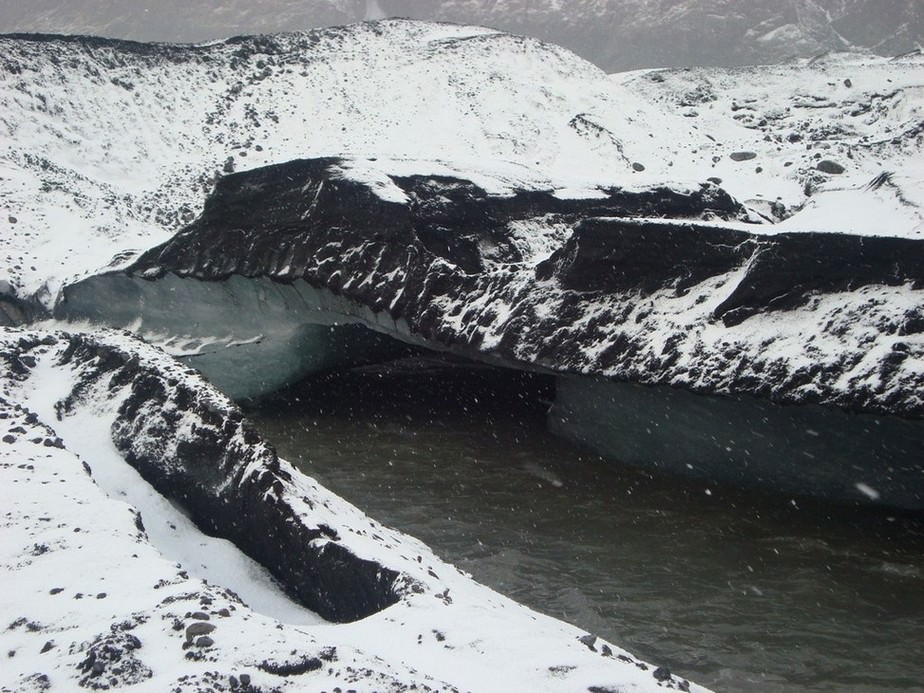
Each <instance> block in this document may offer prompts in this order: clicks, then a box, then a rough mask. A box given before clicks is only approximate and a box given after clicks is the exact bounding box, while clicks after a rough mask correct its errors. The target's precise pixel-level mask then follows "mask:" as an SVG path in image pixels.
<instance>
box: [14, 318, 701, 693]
mask: <svg viewBox="0 0 924 693" xmlns="http://www.w3.org/2000/svg"><path fill="white" fill-rule="evenodd" d="M0 354H2V359H3V370H2V374H3V376H2V381H0V388H2V389H0V421H2V424H0V428H2V433H3V443H4V444H3V446H2V447H0V473H2V474H3V488H4V491H3V498H4V507H5V514H4V518H3V534H4V541H3V543H2V549H0V551H2V553H0V556H2V558H0V561H2V565H3V571H4V576H5V577H4V589H3V593H2V596H0V613H2V614H3V617H4V619H5V623H6V626H5V628H4V630H2V631H0V642H2V645H3V651H4V652H5V653H6V657H5V659H4V662H5V663H4V666H3V668H2V671H3V673H2V675H0V690H4V691H30V690H35V691H40V690H62V691H64V690H73V689H74V688H75V687H77V686H80V687H82V688H87V689H90V690H99V689H106V688H122V687H129V686H131V687H132V690H149V691H165V690H178V691H199V690H245V691H248V690H249V691H261V690H262V691H284V690H317V691H321V690H332V689H333V688H334V687H336V686H339V687H340V688H341V689H342V690H347V689H351V690H357V691H360V690H362V691H405V690H424V691H430V690H441V691H447V690H480V691H497V690H508V691H514V690H524V691H525V690H530V691H539V690H543V691H544V690H548V691H552V690H562V691H576V690H590V691H611V690H624V691H629V690H638V691H644V690H661V689H664V688H672V689H675V690H702V689H700V688H698V687H697V686H694V685H692V684H689V683H688V682H686V681H684V680H682V679H679V678H677V677H674V676H671V674H670V673H669V672H668V671H667V670H666V669H664V668H658V667H655V666H652V665H649V664H646V663H644V662H641V661H639V660H637V659H636V658H634V657H633V656H631V655H629V654H628V653H626V652H624V651H622V650H621V649H619V648H618V647H616V646H614V645H611V644H609V643H606V642H604V641H602V640H600V639H598V638H596V637H594V636H593V635H591V634H588V633H586V632H584V631H581V630H578V629H577V628H574V627H572V626H568V625H566V624H564V623H561V622H560V621H556V620H555V619H552V618H549V617H546V616H542V615H540V614H537V613H535V612H532V611H530V610H529V609H527V608H525V607H523V606H520V605H518V604H516V603H514V602H512V601H510V600H509V599H506V598H504V597H501V596H500V595H498V594H496V593H494V592H492V591H491V590H489V589H487V588H485V587H482V586H481V585H478V584H476V583H475V582H473V581H472V580H471V579H470V578H469V577H468V576H466V575H464V574H462V573H461V572H460V571H458V570H457V569H455V568H453V567H452V566H450V565H447V564H445V563H443V562H442V561H440V560H439V559H438V558H437V557H436V556H434V555H433V553H432V552H431V551H430V550H429V549H428V548H427V547H425V546H423V545H422V544H420V543H419V542H418V541H416V540H414V539H412V538H410V537H407V536H404V535H402V534H400V533H398V532H395V531H393V530H390V529H388V528H386V527H382V526H381V525H379V524H378V523H376V522H375V521H374V520H371V519H369V518H368V517H366V516H365V515H363V514H362V513H361V512H360V511H359V510H357V509H356V508H354V507H352V506H350V505H349V504H348V503H346V502H344V501H343V500H341V499H340V498H338V497H336V496H334V495H333V494H331V493H329V492H327V491H326V490H324V489H323V488H321V487H319V486H318V485H317V484H316V483H315V482H314V481H313V480H312V479H309V478H307V477H305V476H303V475H302V474H300V473H299V472H297V471H296V470H294V469H293V468H292V467H291V466H290V465H288V464H287V463H286V462H284V461H282V460H279V459H278V458H277V457H276V455H275V453H274V451H273V450H272V448H270V447H269V446H268V445H267V444H266V443H265V442H263V441H262V440H260V438H259V436H258V435H257V433H256V432H255V431H254V429H253V428H251V427H250V425H249V423H247V421H246V420H245V419H243V417H242V416H241V413H240V411H239V410H238V409H237V408H236V407H235V406H234V405H233V404H232V403H231V402H230V401H229V400H228V399H227V398H225V397H224V396H223V395H222V394H221V393H219V392H218V391H216V390H215V389H214V388H212V387H211V386H209V385H208V384H207V383H206V382H204V381H203V380H202V378H201V377H200V376H198V375H197V374H195V373H194V372H193V371H191V370H190V369H188V368H185V367H183V366H181V365H179V364H178V363H177V362H176V361H174V360H173V359H171V358H169V357H167V356H165V355H164V354H163V353H162V352H160V351H159V350H157V349H155V348H153V347H150V346H147V345H145V344H144V343H142V342H139V341H137V340H136V339H134V338H132V337H129V336H127V335H124V334H116V333H113V332H106V331H94V332H84V333H64V332H53V331H44V330H17V329H10V328H5V329H4V331H3V333H2V336H0ZM139 509H140V511H141V512H140V513H139ZM193 521H194V522H196V523H197V524H199V525H200V526H202V527H203V528H204V529H207V530H208V531H209V534H211V535H213V536H206V535H205V534H202V533H201V532H200V531H199V530H197V529H196V526H195V525H194V524H193ZM213 537H221V538H222V539H216V538H213ZM227 539H231V540H233V541H234V542H235V543H236V544H237V545H238V546H239V547H241V550H242V552H243V553H241V552H240V551H238V550H237V549H235V548H234V547H233V545H231V544H230V543H229V542H228V541H226V540H227ZM243 554H249V556H251V557H253V558H257V559H259V560H260V561H261V562H262V563H263V565H265V566H266V568H267V569H268V570H269V572H270V573H272V575H273V576H275V578H276V580H274V579H273V578H272V577H270V575H269V574H267V572H266V570H264V569H263V568H261V567H259V566H258V564H257V563H255V562H254V561H253V560H251V559H249V558H248V557H247V556H245V555H243ZM280 583H281V584H282V585H285V587H286V588H287V592H288V593H289V594H293V595H298V596H299V597H302V599H301V601H302V602H303V603H305V604H308V605H310V606H311V607H312V610H313V611H314V612H315V613H312V612H311V611H309V610H306V609H304V608H299V607H297V606H296V605H295V604H293V603H291V602H289V601H288V600H287V599H286V597H285V596H284V595H283V594H282V588H281V587H280ZM317 614H323V615H324V616H325V617H326V618H327V619H329V620H328V621H325V620H323V619H322V618H321V617H320V616H319V615H317ZM277 619H278V620H277ZM356 619H358V620H356Z"/></svg>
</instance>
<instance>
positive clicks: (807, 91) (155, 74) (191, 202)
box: [0, 20, 924, 305]
mask: <svg viewBox="0 0 924 693" xmlns="http://www.w3.org/2000/svg"><path fill="white" fill-rule="evenodd" d="M0 48H2V54H3V56H4V57H3V62H2V66H3V69H2V71H0V96H2V98H0V140H2V145H3V146H2V147H0V224H2V229H3V237H4V244H3V245H4V247H3V253H2V254H0V266H2V273H0V281H5V282H7V283H8V284H9V285H10V288H11V289H12V291H13V292H14V293H16V294H17V295H19V296H21V297H26V296H32V295H38V296H39V297H40V298H41V299H42V301H43V302H44V303H45V304H46V305H50V304H51V303H53V302H54V300H55V297H56V294H57V292H58V290H59V289H60V287H61V286H62V285H63V284H65V283H67V282H68V281H71V280H73V279H75V278H80V277H83V276H86V275H88V274H91V273H93V272H95V271H98V270H99V269H100V268H101V267H103V266H105V265H106V264H107V263H109V261H110V260H112V259H113V258H115V262H116V263H117V264H124V263H125V260H126V257H127V256H126V254H127V253H130V252H133V251H137V250H141V249H145V248H147V247H150V246H152V245H155V244H157V243H159V242H162V241H164V240H166V239H167V238H168V237H169V235H170V234H171V233H173V232H175V231H177V230H178V229H179V228H181V227H182V225H183V224H185V223H187V222H189V221H191V220H192V219H193V218H195V216H196V215H197V214H198V212H199V211H200V210H201V206H202V202H203V199H204V196H205V194H206V193H207V192H208V191H209V190H210V189H211V187H212V185H213V183H214V181H215V179H216V177H218V176H220V175H222V174H223V173H224V172H226V171H230V170H243V169H249V168H253V167H257V166H261V165H265V164H271V163H278V162H282V161H288V160H291V159H294V158H301V157H311V156H328V155H336V156H345V157H347V158H348V159H350V160H351V163H350V164H349V165H347V166H345V167H344V168H345V171H346V172H345V174H344V175H347V176H349V177H353V178H358V179H363V180H367V181H370V183H372V184H375V185H377V186H378V189H379V190H380V192H381V194H383V195H386V196H387V195H388V194H394V190H393V189H392V188H391V187H390V185H389V179H388V177H387V174H410V173H421V174H433V173H442V174H455V175H459V176H460V177H465V178H468V179H471V180H474V181H475V182H476V183H478V184H480V185H482V186H483V187H485V188H486V189H488V190H489V191H491V192H496V193H505V192H508V193H509V192H510V191H511V190H512V189H514V188H526V189H549V190H557V191H559V194H560V195H564V196H569V195H571V196H574V195H577V196H587V195H599V194H600V193H599V188H600V187H613V186H616V187H627V188H632V189H639V188H644V187H646V186H650V185H663V184H676V185H677V186H678V187H680V188H692V189H696V188H698V186H699V185H700V184H701V183H702V182H704V181H705V180H706V179H707V178H709V177H712V176H716V177H718V178H720V179H721V180H722V185H723V186H724V187H726V188H728V189H729V190H730V191H731V192H732V193H733V194H734V195H735V196H736V197H738V198H739V199H742V200H757V201H759V202H755V205H756V207H757V211H758V212H761V213H765V214H766V213H768V212H772V210H771V209H770V208H771V207H773V209H776V210H779V211H780V212H781V213H783V214H784V215H785V214H790V213H792V212H793V211H794V210H798V209H800V208H801V207H802V206H803V205H805V214H804V217H803V215H802V214H795V215H794V216H793V217H792V218H791V219H790V220H789V221H788V225H789V226H790V227H803V228H807V229H814V228H819V227H824V228H832V227H836V228H838V229H839V230H851V229H852V230H857V231H863V232H869V231H870V230H871V228H872V229H873V230H876V231H877V232H884V233H888V234H891V235H910V236H920V235H921V234H922V233H924V230H922V221H921V219H922V216H921V207H920V204H921V200H920V195H921V193H920V192H919V191H920V190H921V189H924V184H922V180H924V178H922V171H921V164H920V161H921V156H920V152H921V139H922V136H921V133H920V129H919V126H920V123H921V121H922V111H924V106H922V88H924V87H922V84H924V70H922V64H924V63H922V58H920V57H917V58H914V57H909V58H907V59H904V60H899V61H887V60H885V59H881V58H873V57H857V56H853V57H849V56H848V57H834V58H830V59H826V60H822V61H816V62H813V63H811V64H807V63H806V62H804V61H803V62H798V63H793V64H789V65H786V66H782V67H779V68H772V69H753V70H739V71H714V70H706V71H703V70H690V71H680V72H655V73H637V74H631V75H623V76H618V77H614V78H609V77H607V76H606V75H605V74H603V73H602V72H601V71H600V70H598V69H596V68H595V67H593V66H592V65H590V64H589V63H586V62H584V61H582V60H581V59H579V58H577V57H576V56H574V55H573V54H571V53H569V52H568V51H565V50H563V49H560V48H557V47H554V46H551V45H548V44H542V43H540V42H537V41H534V40H530V39H524V38H519V37H514V36H509V35H505V34H500V33H498V32H495V31H492V30H488V29H481V28H473V27H460V26H453V25H440V24H427V23H416V22H410V21H399V20H393V21H385V22H379V23H366V24H361V25H354V26H350V27H346V28H338V29H328V30H319V31H314V32H309V33H305V34H292V35H285V36H275V37H258V38H246V39H233V40H229V41H225V42H219V43H215V44H210V45H203V46H197V47H180V46H169V45H159V44H152V45H143V44H132V43H120V42H115V41H107V40H101V39H82V38H71V39H61V38H50V37H44V38H2V39H0ZM848 82H849V84H850V85H851V86H847V84H848ZM771 87H772V88H771ZM694 112H695V113H696V114H697V115H694ZM764 120H766V124H762V122H763V121H764ZM813 138H814V139H813ZM893 140H895V142H894V143H893ZM737 152H741V153H743V154H736V153H737ZM750 153H753V154H755V155H756V156H755V157H754V158H744V159H742V160H736V159H735V158H731V157H733V156H737V157H750V156H751V154H750ZM851 157H852V158H851ZM827 159H831V160H833V161H834V162H835V163H837V164H839V165H840V166H843V167H844V168H845V171H844V173H842V174H834V173H825V172H823V171H819V170H817V168H815V167H816V166H817V165H818V164H819V163H820V161H823V160H827ZM885 174H890V175H885ZM874 180H878V181H880V182H881V183H882V185H879V184H878V183H877V184H875V185H873V186H870V187H871V188H874V189H870V190H866V189H865V188H866V187H867V186H869V184H871V183H872V182H873V181H874ZM807 192H811V193H812V197H811V198H808V197H807V195H806V193H807ZM848 197H849V198H850V200H852V201H853V202H851V203H850V204H851V205H854V207H855V206H856V204H859V205H862V206H864V207H865V206H866V205H868V204H872V205H873V206H874V208H875V215H869V214H868V215H865V218H866V219H867V223H862V224H861V223H859V222H857V221H856V219H857V218H860V217H859V216H857V215H854V214H852V213H851V215H850V216H851V219H850V224H849V226H850V227H851V229H843V228H841V226H843V224H840V223H834V221H835V220H842V219H843V217H844V216H845V215H844V214H843V210H845V209H848V207H847V206H845V203H844V201H845V198H848ZM857 201H859V202H857ZM806 202H808V204H806ZM850 209H853V207H850ZM784 210H785V211H784ZM802 218H804V219H805V222H804V223H800V219H802ZM885 220H887V222H886V221H885ZM6 293H8V291H7V292H6Z"/></svg>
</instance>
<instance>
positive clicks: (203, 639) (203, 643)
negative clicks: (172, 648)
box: [196, 635, 215, 647]
mask: <svg viewBox="0 0 924 693" xmlns="http://www.w3.org/2000/svg"><path fill="white" fill-rule="evenodd" d="M214 644H215V641H214V640H212V639H211V638H210V637H209V636H207V635H200V636H199V637H198V638H196V647H211V646H212V645H214Z"/></svg>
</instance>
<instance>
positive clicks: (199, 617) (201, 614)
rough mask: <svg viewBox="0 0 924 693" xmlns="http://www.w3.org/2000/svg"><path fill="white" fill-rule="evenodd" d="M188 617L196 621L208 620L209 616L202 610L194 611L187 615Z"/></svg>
mask: <svg viewBox="0 0 924 693" xmlns="http://www.w3.org/2000/svg"><path fill="white" fill-rule="evenodd" d="M189 617H190V618H192V619H195V620H197V621H208V620H209V618H210V617H209V615H208V614H207V613H205V612H204V611H194V612H193V613H191V614H190V615H189Z"/></svg>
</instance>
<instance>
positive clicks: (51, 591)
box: [48, 587, 64, 594]
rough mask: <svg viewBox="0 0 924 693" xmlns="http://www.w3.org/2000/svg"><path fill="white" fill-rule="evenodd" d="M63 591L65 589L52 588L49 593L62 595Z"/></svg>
mask: <svg viewBox="0 0 924 693" xmlns="http://www.w3.org/2000/svg"><path fill="white" fill-rule="evenodd" d="M63 591H64V588H63V587H52V588H51V589H50V590H48V593H49V594H60V593H61V592H63Z"/></svg>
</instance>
